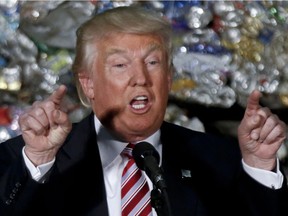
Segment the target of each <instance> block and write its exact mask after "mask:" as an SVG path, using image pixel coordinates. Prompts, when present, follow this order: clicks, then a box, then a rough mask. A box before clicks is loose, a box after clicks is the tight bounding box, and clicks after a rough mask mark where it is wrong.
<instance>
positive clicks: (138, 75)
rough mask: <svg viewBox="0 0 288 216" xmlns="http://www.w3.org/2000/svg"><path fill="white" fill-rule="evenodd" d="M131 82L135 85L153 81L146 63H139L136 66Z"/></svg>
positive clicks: (143, 84) (147, 83)
mask: <svg viewBox="0 0 288 216" xmlns="http://www.w3.org/2000/svg"><path fill="white" fill-rule="evenodd" d="M131 82H132V83H131V84H132V85H133V86H137V85H138V86H146V85H149V83H151V80H150V76H149V71H148V70H147V68H146V64H144V63H138V64H136V65H135V66H134V69H133V75H132V79H131Z"/></svg>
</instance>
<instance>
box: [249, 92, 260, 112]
mask: <svg viewBox="0 0 288 216" xmlns="http://www.w3.org/2000/svg"><path fill="white" fill-rule="evenodd" d="M261 96H262V94H261V92H260V91H258V90H254V91H253V92H252V93H251V94H250V95H249V97H248V100H247V106H246V113H247V114H248V115H249V114H252V113H253V112H255V111H257V110H258V109H259V108H260V105H259V101H260V97H261Z"/></svg>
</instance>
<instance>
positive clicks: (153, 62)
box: [149, 61, 158, 65]
mask: <svg viewBox="0 0 288 216" xmlns="http://www.w3.org/2000/svg"><path fill="white" fill-rule="evenodd" d="M149 64H150V65H155V64H158V61H150V62H149Z"/></svg>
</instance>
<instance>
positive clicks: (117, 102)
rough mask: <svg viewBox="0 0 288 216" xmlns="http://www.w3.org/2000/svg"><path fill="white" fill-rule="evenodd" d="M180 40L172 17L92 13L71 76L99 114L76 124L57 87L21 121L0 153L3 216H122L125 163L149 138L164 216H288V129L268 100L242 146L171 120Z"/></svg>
mask: <svg viewBox="0 0 288 216" xmlns="http://www.w3.org/2000/svg"><path fill="white" fill-rule="evenodd" d="M171 36H172V35H171V26H170V24H169V23H168V22H167V20H165V19H163V18H162V17H160V16H159V15H157V14H153V13H152V12H151V11H146V10H144V9H141V8H136V7H133V6H131V7H118V8H115V9H111V10H109V11H106V12H103V13H101V14H98V15H95V16H94V17H93V18H92V19H91V20H89V21H87V22H85V23H84V24H83V25H82V26H81V27H80V28H79V30H78V31H77V37H78V39H77V47H76V56H75V61H74V64H73V72H74V75H75V81H76V85H77V89H78V93H79V97H80V99H81V101H82V102H83V104H85V105H87V106H90V107H91V108H92V111H93V112H91V114H90V115H88V116H87V117H86V118H84V119H83V120H82V121H80V122H79V123H74V124H71V122H70V121H69V117H68V115H67V113H65V111H64V110H63V109H62V106H61V102H62V100H63V97H64V95H65V92H66V87H65V86H60V87H59V88H58V89H57V90H56V91H55V92H54V93H53V94H52V95H51V96H50V97H49V98H47V99H46V100H44V101H37V102H35V103H34V104H33V105H32V107H31V109H29V110H27V111H26V112H25V113H23V115H21V117H20V119H19V124H20V127H21V130H22V135H21V136H18V137H15V138H12V139H10V140H8V141H6V142H5V143H2V144H1V145H0V215H1V216H6V215H17V216H21V215H25V216H26V215H27V216H33V215H41V216H44V215H49V216H54V215H75V216H90V215H91V216H92V215H112V216H114V215H115V216H118V215H121V195H120V194H121V175H122V170H123V168H124V166H125V165H126V163H127V160H128V159H126V158H124V157H123V156H122V154H121V152H122V151H123V149H124V148H125V146H126V145H127V144H128V143H134V144H136V146H137V144H139V142H142V141H145V142H148V143H151V145H153V146H154V147H155V149H156V150H157V151H158V152H159V155H160V164H161V168H162V170H163V178H164V179H165V181H166V185H167V189H165V194H166V192H167V195H168V196H167V197H168V198H167V197H165V199H160V205H164V208H166V209H164V210H163V211H164V212H165V211H166V210H167V208H168V210H167V211H166V213H164V214H165V215H172V214H173V215H174V216H180V215H181V216H182V215H183V216H185V215H191V216H194V215H195V216H196V215H198V216H205V215H245V216H248V215H261V216H264V215H271V216H272V215H273V216H276V215H287V213H286V211H287V210H288V209H287V207H286V206H287V205H286V204H287V203H288V190H287V183H286V178H285V175H283V171H282V167H281V164H280V163H279V160H278V159H277V150H278V149H279V147H280V146H281V144H282V143H283V141H284V139H285V138H286V128H285V124H284V123H283V122H282V121H280V120H279V119H278V117H277V116H276V115H274V114H272V113H271V111H270V110H269V109H267V108H264V107H261V106H260V105H259V98H260V96H261V95H260V92H258V91H254V92H252V93H251V95H250V97H249V98H248V101H247V108H246V111H245V114H244V117H243V119H242V121H241V123H240V125H239V129H238V141H239V143H234V142H230V141H229V140H226V139H225V138H220V137H216V136H213V135H211V134H210V135H209V134H205V133H201V132H196V131H192V130H189V129H187V128H184V127H180V126H177V125H173V124H170V123H167V122H165V121H163V119H164V114H165V111H166V105H167V101H168V94H169V90H170V87H171V83H172V58H171V53H172V42H171ZM142 172H143V171H142ZM143 174H144V175H145V176H146V178H147V181H148V183H149V188H150V190H152V189H153V187H154V188H155V185H154V184H153V182H152V181H151V180H150V178H149V177H147V175H146V174H145V173H144V172H143ZM159 191H160V198H163V197H164V195H163V194H164V192H163V191H161V190H158V192H159ZM162 193H163V194H162ZM153 198H154V197H153ZM167 200H168V202H167ZM157 213H159V215H160V211H158V210H156V209H155V208H153V211H152V212H151V214H152V215H156V214H157ZM151 214H149V215H151ZM139 215H143V214H139Z"/></svg>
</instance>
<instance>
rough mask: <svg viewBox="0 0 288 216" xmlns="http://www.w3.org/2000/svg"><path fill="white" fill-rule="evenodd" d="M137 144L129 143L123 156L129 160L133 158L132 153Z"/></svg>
mask: <svg viewBox="0 0 288 216" xmlns="http://www.w3.org/2000/svg"><path fill="white" fill-rule="evenodd" d="M134 146H135V144H132V143H129V144H128V145H127V146H126V147H125V148H124V150H123V152H122V154H123V155H125V156H126V157H128V158H129V159H130V158H132V151H133V148H134Z"/></svg>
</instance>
